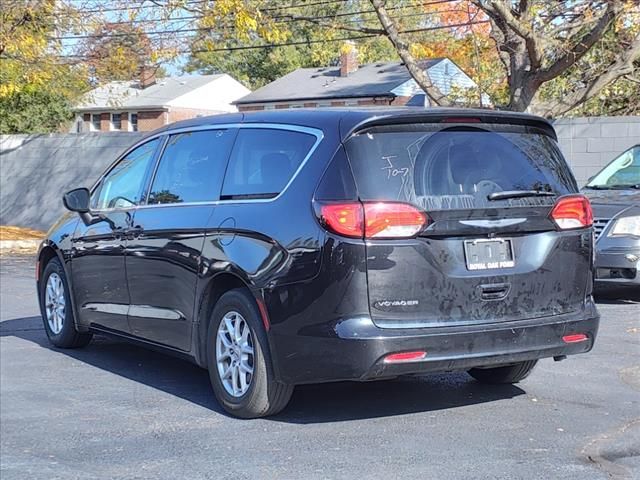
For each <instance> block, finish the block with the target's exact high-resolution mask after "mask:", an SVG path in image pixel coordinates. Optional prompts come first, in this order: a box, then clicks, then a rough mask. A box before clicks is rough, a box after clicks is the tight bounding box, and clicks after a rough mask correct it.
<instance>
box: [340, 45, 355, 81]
mask: <svg viewBox="0 0 640 480" xmlns="http://www.w3.org/2000/svg"><path fill="white" fill-rule="evenodd" d="M356 70H358V49H357V48H356V44H355V43H353V42H352V41H348V42H345V43H344V44H343V45H342V47H341V48H340V76H341V77H348V76H349V74H350V73H353V72H355V71H356Z"/></svg>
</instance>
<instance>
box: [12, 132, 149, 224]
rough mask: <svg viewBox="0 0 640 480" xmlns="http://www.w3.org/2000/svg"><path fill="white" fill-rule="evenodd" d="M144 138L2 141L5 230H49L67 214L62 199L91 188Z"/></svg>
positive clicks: (75, 136) (134, 135)
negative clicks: (8, 227) (78, 189)
mask: <svg viewBox="0 0 640 480" xmlns="http://www.w3.org/2000/svg"><path fill="white" fill-rule="evenodd" d="M142 136H143V134H142V133H133V132H131V133H129V132H112V133H77V134H75V133H74V134H51V135H2V136H0V225H17V226H25V227H31V228H38V229H41V230H47V229H48V228H49V227H50V226H51V225H52V224H53V222H55V220H56V219H57V217H58V216H60V214H61V213H62V212H63V211H64V206H63V205H62V195H63V193H64V192H66V191H68V190H70V189H72V188H76V187H91V185H92V184H93V182H95V181H96V180H97V179H98V177H99V176H100V174H101V173H102V172H103V171H104V170H105V169H106V168H107V167H108V166H109V165H110V164H111V163H112V162H113V161H114V160H115V159H116V158H117V157H118V155H120V153H121V152H123V151H124V150H125V149H126V148H127V147H129V146H130V145H131V144H133V143H134V142H135V141H136V140H137V139H139V138H141V137H142Z"/></svg>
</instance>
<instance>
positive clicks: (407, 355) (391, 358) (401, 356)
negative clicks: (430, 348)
mask: <svg viewBox="0 0 640 480" xmlns="http://www.w3.org/2000/svg"><path fill="white" fill-rule="evenodd" d="M426 356H427V352H424V351H417V352H402V353H392V354H390V355H387V356H386V357H384V363H403V362H416V361H418V360H422V359H423V358H424V357H426Z"/></svg>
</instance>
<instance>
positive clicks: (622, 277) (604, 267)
mask: <svg viewBox="0 0 640 480" xmlns="http://www.w3.org/2000/svg"><path fill="white" fill-rule="evenodd" d="M634 257H635V258H636V260H635V261H634V260H633V258H634ZM638 258H640V251H638V250H637V249H631V248H630V249H629V250H626V251H625V250H621V249H616V250H615V251H606V250H604V251H602V250H599V251H597V253H596V277H595V282H596V284H597V285H598V286H604V285H635V286H640V260H638Z"/></svg>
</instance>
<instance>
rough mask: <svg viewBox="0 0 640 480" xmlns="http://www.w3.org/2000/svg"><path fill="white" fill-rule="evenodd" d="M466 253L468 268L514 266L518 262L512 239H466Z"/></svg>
mask: <svg viewBox="0 0 640 480" xmlns="http://www.w3.org/2000/svg"><path fill="white" fill-rule="evenodd" d="M464 254H465V258H466V260H467V270H489V269H492V268H512V267H514V266H515V264H516V262H515V261H514V258H513V248H511V240H508V239H504V238H491V239H484V238H483V239H478V240H465V242H464Z"/></svg>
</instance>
